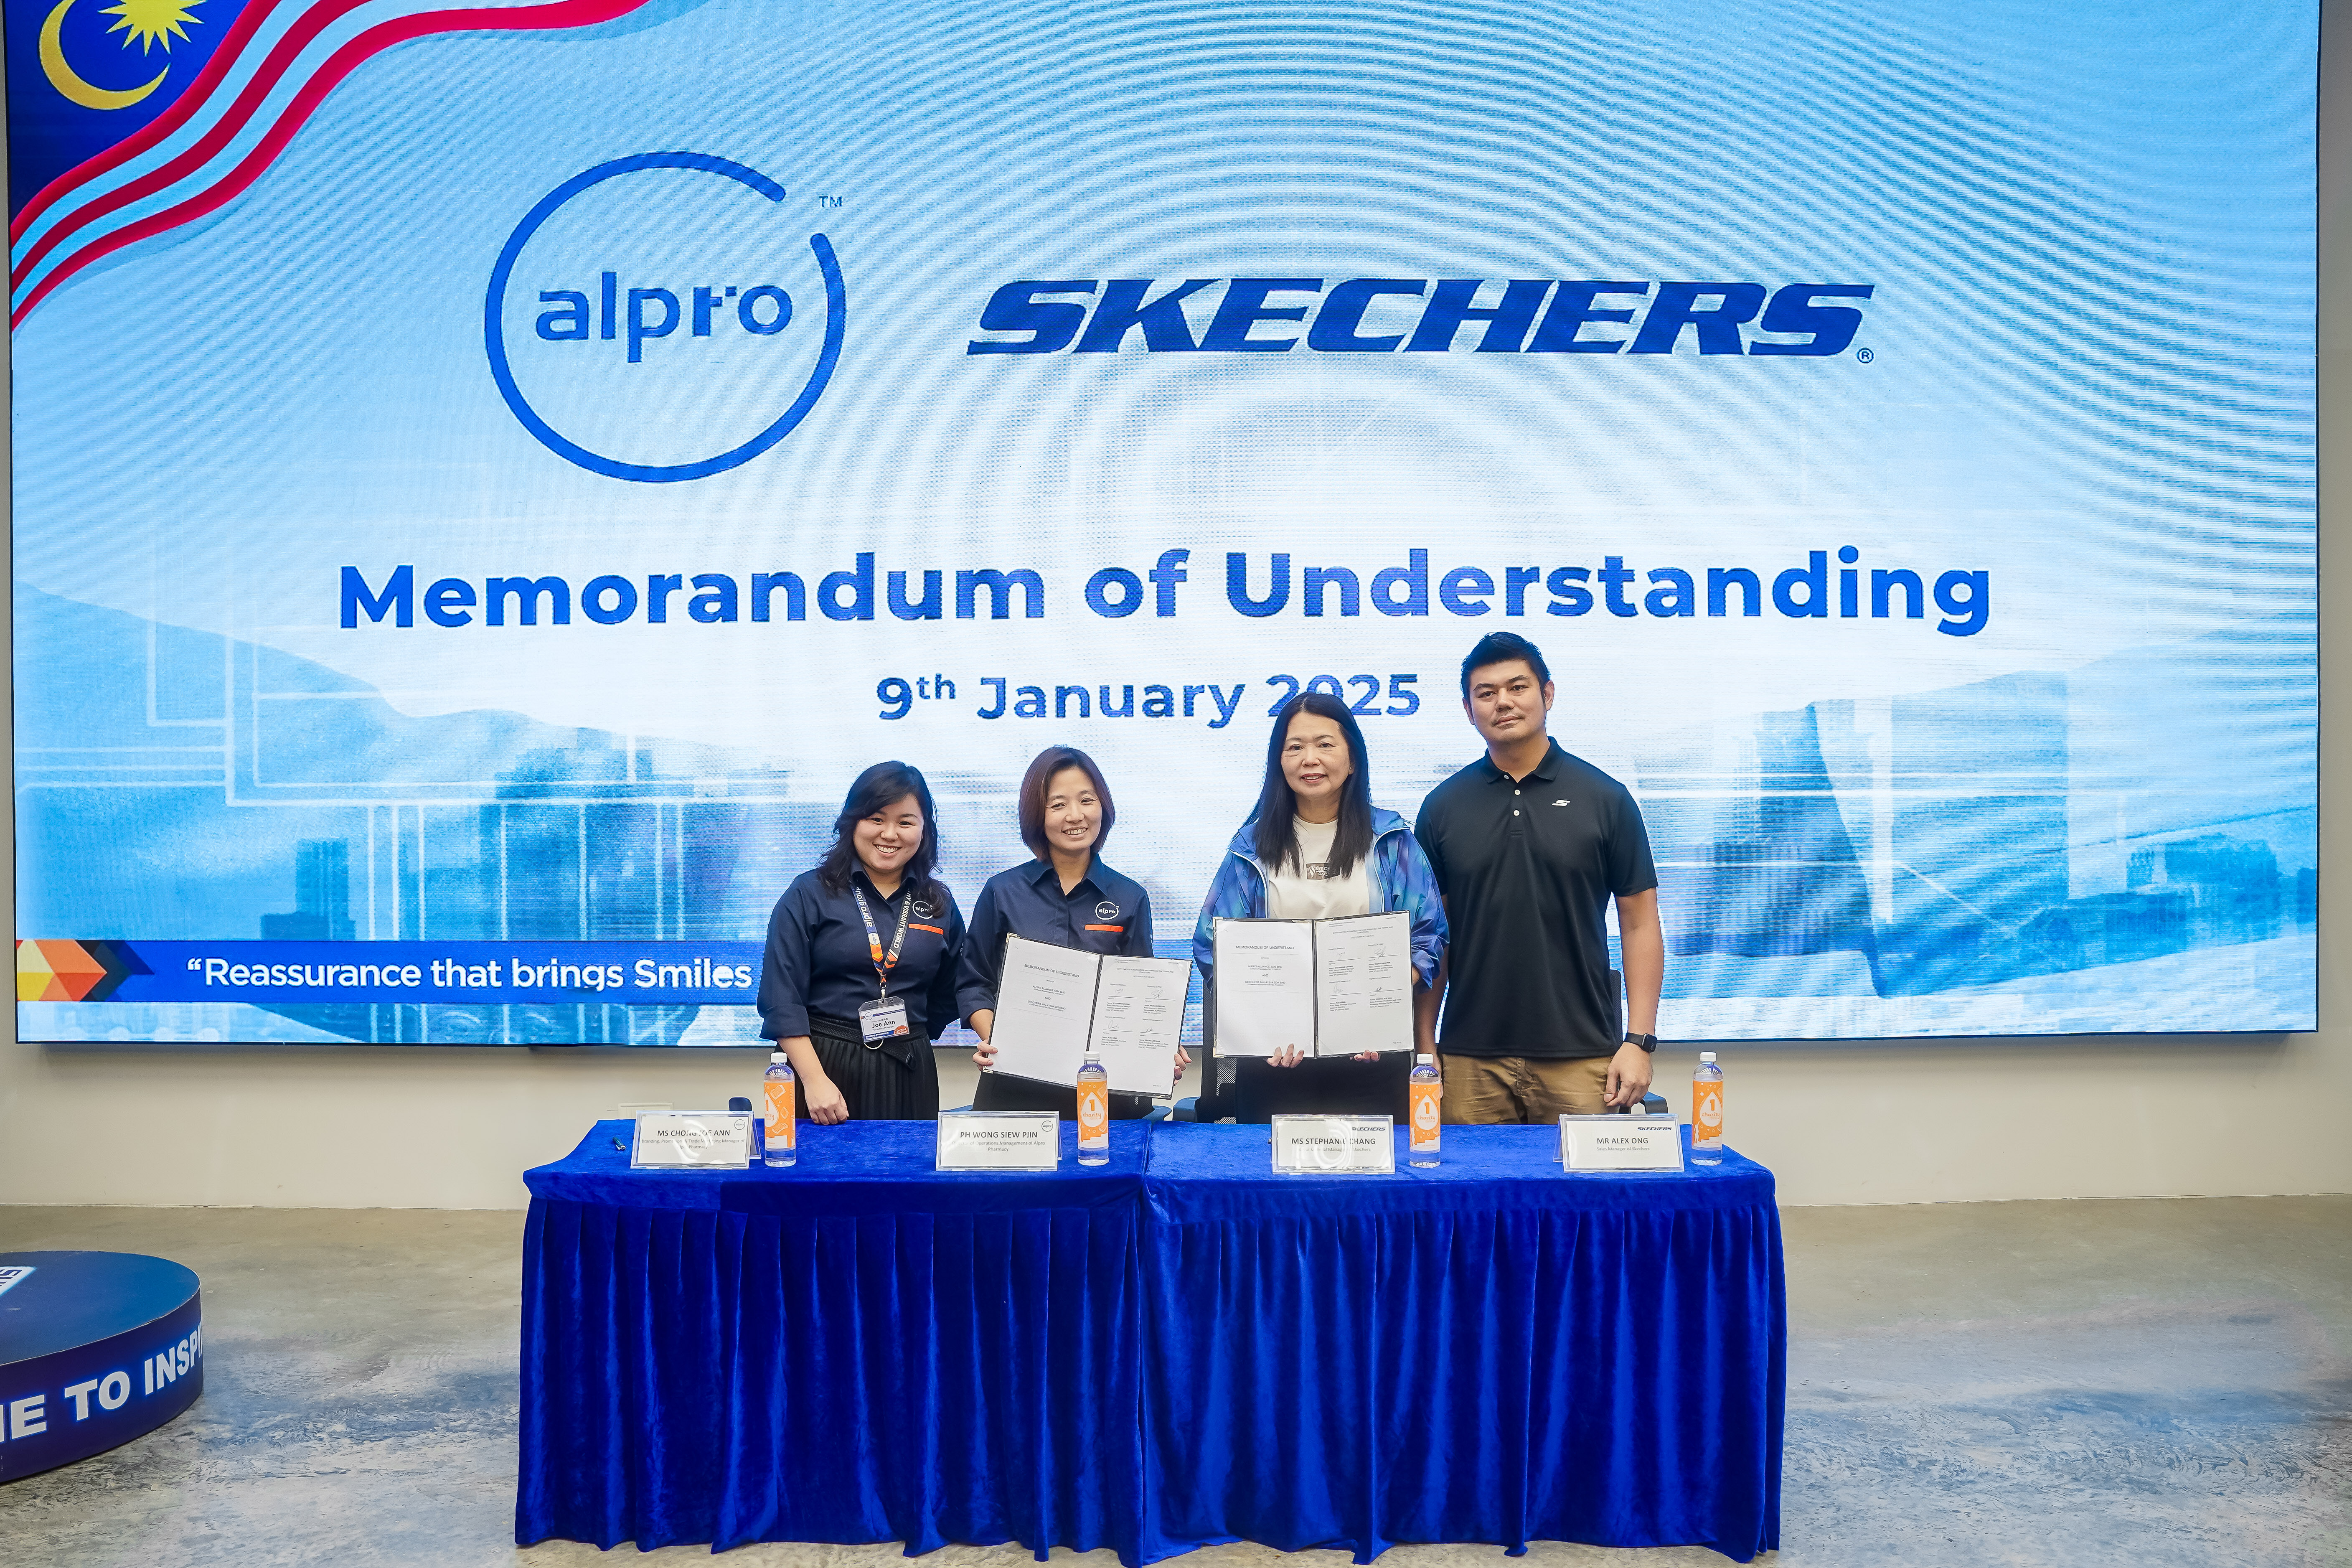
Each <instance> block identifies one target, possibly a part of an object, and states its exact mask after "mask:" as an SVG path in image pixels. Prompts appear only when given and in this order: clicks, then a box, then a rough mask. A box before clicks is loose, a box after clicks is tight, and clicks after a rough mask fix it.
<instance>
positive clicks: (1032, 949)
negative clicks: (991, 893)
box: [988, 936, 1167, 1093]
mask: <svg viewBox="0 0 2352 1568" xmlns="http://www.w3.org/2000/svg"><path fill="white" fill-rule="evenodd" d="M1101 963H1102V960H1101V959H1100V958H1098V957H1097V956H1096V955H1095V954H1093V953H1091V952H1078V951H1077V950H1076V949H1075V948H1067V947H1055V945H1054V944H1053V943H1052V942H1031V941H1030V940H1029V939H1028V938H1026V937H1019V936H1008V937H1006V938H1005V939H1004V969H1003V973H1002V974H1001V975H999V976H998V979H997V983H996V1022H995V1023H994V1024H992V1025H991V1026H990V1027H989V1034H988V1038H989V1043H990V1044H991V1045H993V1046H994V1047H996V1068H995V1070H996V1071H998V1072H1002V1073H1011V1074H1012V1075H1013V1077H1015V1078H1032V1079H1036V1080H1037V1081H1038V1082H1040V1083H1050V1084H1057V1085H1059V1086H1061V1087H1062V1088H1065V1089H1076V1087H1077V1082H1078V1068H1079V1065H1080V1064H1081V1063H1083V1062H1084V1061H1085V1060H1086V1056H1087V1033H1088V1031H1089V1030H1090V1029H1091V1028H1092V1026H1093V1024H1094V1014H1095V980H1096V974H1097V969H1098V967H1099V966H1100V964H1101ZM1112 1082H1113V1085H1114V1087H1116V1085H1117V1082H1118V1079H1117V1077H1116V1075H1114V1076H1113V1079H1112ZM1160 1092H1162V1093H1165V1092H1167V1090H1166V1087H1165V1086H1164V1085H1163V1086H1162V1088H1161V1090H1160Z"/></svg>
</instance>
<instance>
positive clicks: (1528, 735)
mask: <svg viewBox="0 0 2352 1568" xmlns="http://www.w3.org/2000/svg"><path fill="white" fill-rule="evenodd" d="M1551 701H1552V684H1551V671H1550V670H1549V669H1547V668H1545V667H1544V660H1543V655H1542V654H1541V653H1539V652H1538V651H1537V650H1536V646H1535V644H1533V643H1531V642H1529V641H1528V640H1527V638H1525V637H1517V636H1515V635H1513V634H1512V633H1510V632H1495V633H1492V634H1490V635H1489V636H1487V637H1484V638H1482V639H1480V641H1479V643H1478V646H1477V647H1474V648H1472V649H1471V650H1470V657H1469V658H1465V659H1464V660H1463V661H1462V707H1463V710H1464V711H1465V712H1466V713H1467V714H1468V715H1469V716H1470V722H1471V723H1472V724H1474V725H1475V726H1476V727H1477V730H1478V733H1479V734H1481V735H1483V736H1485V737H1486V755H1485V756H1483V757H1481V758H1479V759H1478V760H1477V761H1476V762H1475V763H1471V764H1470V765H1469V766H1468V767H1466V768H1464V769H1463V770H1462V771H1461V772H1460V773H1455V774H1454V776H1453V777H1452V778H1449V779H1447V780H1446V781H1445V782H1444V784H1439V785H1438V786H1437V787H1436V788H1435V789H1433V790H1432V791H1430V793H1429V798H1428V799H1427V800H1425V801H1423V803H1422V806H1421V820H1420V821H1419V822H1418V823H1417V824H1415V825H1414V828H1413V833H1414V837H1418V838H1419V839H1420V840H1421V847H1422V848H1423V849H1424V850H1425V851H1427V852H1428V855H1429V860H1430V864H1431V865H1432V866H1433V867H1434V868H1436V871H1437V886H1438V889H1439V890H1440V891H1441V892H1442V893H1443V894H1444V899H1445V919H1446V923H1447V924H1448V925H1449V926H1450V927H1451V928H1452V939H1451V941H1450V942H1448V944H1447V946H1446V952H1445V960H1444V963H1442V964H1441V965H1440V966H1439V968H1438V973H1437V984H1436V985H1435V986H1434V987H1433V988H1432V989H1431V990H1430V991H1428V992H1426V993H1424V994H1423V998H1422V1000H1421V1004H1420V1005H1422V1006H1423V1007H1426V1008H1429V1009H1432V1010H1434V1009H1435V1008H1436V1006H1437V1005H1438V996H1439V994H1441V993H1443V994H1444V1008H1445V1013H1444V1027H1443V1028H1442V1029H1441V1030H1440V1031H1439V1041H1438V1047H1439V1050H1440V1051H1441V1052H1442V1053H1443V1058H1442V1059H1443V1062H1444V1074H1445V1097H1444V1107H1445V1110H1444V1114H1445V1120H1446V1121H1456V1122H1460V1121H1530V1122H1534V1121H1552V1120H1553V1119H1554V1118H1556V1117H1558V1116H1559V1115H1560V1114H1561V1113H1562V1112H1564V1111H1573V1112H1576V1113H1578V1114H1580V1115H1591V1114H1594V1113H1596V1112H1599V1111H1602V1110H1618V1109H1622V1108H1624V1107H1629V1106H1633V1105H1638V1104H1640V1103H1641V1101H1642V1096H1643V1094H1645V1093H1646V1092H1648V1090H1649V1087H1650V1053H1651V1052H1652V1051H1654V1050H1655V1049H1656V1048H1657V1044H1658V1042H1657V1038H1656V1036H1655V1033H1654V1031H1655V1030H1656V1028H1657V1016H1658V986H1659V983H1660V981H1661V979H1662V978H1663V976H1664V972H1665V963H1666V948H1665V941H1664V937H1663V935H1662V934H1661V933H1660V931H1659V928H1658V875H1657V872H1656V870H1655V869H1654V868H1652V866H1651V864H1650V837H1649V834H1648V833H1647V832H1646V831H1645V830H1644V829H1643V826H1642V811H1641V808H1640V807H1639V806H1637V805H1634V804H1633V795H1630V794H1629V793H1627V791H1626V789H1625V786H1624V785H1623V784H1619V783H1618V782H1617V781H1616V780H1615V779H1612V778H1611V777H1610V776H1609V775H1608V774H1607V773H1602V772H1601V770H1600V769H1599V768H1596V767H1594V766H1593V765H1592V764H1591V763H1587V762H1583V761H1581V760H1580V759H1579V758H1576V757H1572V756H1570V755H1569V754H1568V753H1567V752H1563V751H1561V750H1560V749H1559V745H1558V744H1556V743H1555V742H1553V741H1552V739H1551V737H1550V736H1549V734H1548V733H1547V732H1546V730H1545V719H1546V715H1548V714H1549V712H1550V711H1551ZM1612 896H1613V897H1614V898H1615V899H1616V900H1617V929H1618V934H1619V936H1620V938H1621V940H1622V946H1623V951H1624V963H1625V993H1626V1004H1627V1011H1628V1012H1629V1013H1630V1014H1631V1017H1630V1019H1629V1020H1628V1023H1629V1024H1630V1026H1631V1032H1630V1033H1627V1034H1624V1035H1622V1037H1621V1036H1620V1034H1619V1033H1618V1019H1617V994H1616V987H1615V986H1614V984H1612V981H1611V978H1610V972H1609V935H1608V925H1607V911H1608V904H1609V900H1610V899H1611V898H1612Z"/></svg>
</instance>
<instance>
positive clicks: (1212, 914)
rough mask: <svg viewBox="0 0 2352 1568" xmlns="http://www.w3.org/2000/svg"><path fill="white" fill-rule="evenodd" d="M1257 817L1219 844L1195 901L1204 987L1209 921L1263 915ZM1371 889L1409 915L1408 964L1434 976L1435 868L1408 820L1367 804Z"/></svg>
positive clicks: (1384, 906)
mask: <svg viewBox="0 0 2352 1568" xmlns="http://www.w3.org/2000/svg"><path fill="white" fill-rule="evenodd" d="M1256 834H1257V818H1256V817H1255V816H1252V817H1251V818H1250V819H1249V820H1248V821H1247V822H1244V823H1243V824H1242V826H1241V831H1240V832H1238V833H1236V834H1234V841H1233V842H1232V843H1231V844H1229V845H1227V846H1226V847H1225V858H1224V860H1223V863H1222V864H1221V865H1219V866H1218V868H1217V876H1216V879H1215V880H1214V881H1213V882H1211V883H1210V884H1209V897H1208V899H1207V900H1206V901H1205V902H1204V903H1202V905H1201V919H1200V921H1199V923H1198V924H1196V925H1194V926H1193V928H1192V962H1193V963H1197V964H1199V965H1200V966H1201V984H1202V987H1203V988H1204V989H1205V988H1207V987H1209V986H1210V985H1211V984H1213V978H1214V972H1215V968H1216V962H1217V952H1216V944H1215V931H1216V928H1215V923H1214V922H1215V921H1218V920H1220V919H1224V920H1234V919H1242V918H1249V919H1263V918H1264V917H1265V867H1264V866H1262V865H1260V864H1259V863H1258V858H1257V846H1256ZM1372 893H1373V898H1374V899H1375V900H1377V902H1378V904H1379V907H1380V909H1381V910H1403V911H1404V912H1405V913H1407V914H1409V915H1411V916H1412V968H1413V973H1415V974H1416V975H1418V976H1419V977H1420V979H1421V983H1422V984H1423V985H1431V984H1435V983H1436V981H1437V961H1438V958H1439V956H1440V955H1441V954H1443V953H1444V952H1445V908H1444V904H1443V903H1441V902H1440V901H1439V899H1438V894H1437V873H1436V872H1435V871H1434V870H1433V869H1432V868H1430V864H1429V857H1428V856H1427V855H1425V854H1423V853H1422V848H1421V841H1420V840H1419V839H1417V838H1415V837H1413V836H1412V825H1411V824H1409V823H1407V822H1406V821H1405V819H1404V818H1403V817H1402V816H1398V815H1397V814H1396V813H1395V812H1393V811H1388V810H1384V809H1382V808H1381V807H1380V806H1377V805H1376V806H1374V807H1372Z"/></svg>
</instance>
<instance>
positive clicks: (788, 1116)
mask: <svg viewBox="0 0 2352 1568" xmlns="http://www.w3.org/2000/svg"><path fill="white" fill-rule="evenodd" d="M795 1087H796V1086H795V1085H794V1084H793V1083H792V1082H790V1081H789V1080H787V1081H785V1082H782V1083H778V1082H776V1081H775V1080H774V1079H770V1080H769V1081H768V1083H767V1085H766V1088H767V1090H768V1147H769V1148H771V1149H789V1148H791V1147H792V1146H793V1089H794V1088H795Z"/></svg>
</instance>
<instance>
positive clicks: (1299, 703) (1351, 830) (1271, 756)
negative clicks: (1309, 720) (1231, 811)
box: [1256, 691, 1372, 877]
mask: <svg viewBox="0 0 2352 1568" xmlns="http://www.w3.org/2000/svg"><path fill="white" fill-rule="evenodd" d="M1301 713H1312V714H1314V715H1316V716H1317V717H1318V718H1321V719H1328V720H1330V721H1332V722H1333V723H1335V724H1337V725H1339V732H1340V733H1341V734H1343V735H1345V736H1347V737H1348V755H1349V759H1350V760H1351V762H1352V763H1353V766H1352V767H1351V768H1350V770H1349V773H1348V782H1347V783H1346V784H1341V785H1340V786H1339V827H1338V830H1337V831H1336V832H1334V833H1333V834H1332V835H1331V858H1330V859H1329V860H1328V861H1326V862H1325V867H1324V874H1325V875H1326V876H1330V877H1344V876H1346V875H1347V874H1348V873H1349V872H1350V871H1352V870H1354V869H1355V868H1356V863H1357V862H1358V861H1360V860H1362V859H1364V858H1366V857H1368V856H1370V854H1371V852H1372V780H1371V772H1372V769H1371V761H1370V758H1369V757H1367V756H1366V755H1365V753H1364V732H1363V731H1361V730H1360V729H1358V728H1357V727H1356V716H1355V715H1354V714H1352V713H1350V712H1349V711H1348V705H1347V704H1346V703H1344V702H1342V701H1340V700H1339V699H1338V698H1337V697H1334V696H1332V695H1331V694H1330V693H1329V692H1328V691H1302V692H1300V693H1299V694H1298V695H1297V696H1296V697H1294V698H1292V699H1291V700H1289V701H1287V702H1286V703H1284V704H1283V705H1282V707H1281V708H1280V709H1279V710H1277V711H1276V713H1275V716H1274V733H1273V735H1272V736H1271V737H1269V738H1268V739H1267V741H1266V743H1265V787H1263V788H1262V789H1260V790H1259V791H1258V795H1257V844H1256V848H1257V858H1258V863H1259V864H1260V865H1262V866H1264V867H1265V868H1266V869H1267V870H1269V871H1278V870H1280V869H1281V868H1283V866H1284V865H1285V864H1289V865H1293V866H1296V865H1297V864H1298V858H1299V857H1298V826H1297V816H1298V797H1297V795H1293V794H1292V793H1291V790H1290V781H1289V780H1288V779H1286V778H1285V777H1283V776H1282V746H1283V742H1285V741H1287V740H1288V739H1289V738H1290V721H1292V720H1293V719H1296V718H1297V717H1298V715H1300V714H1301Z"/></svg>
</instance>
